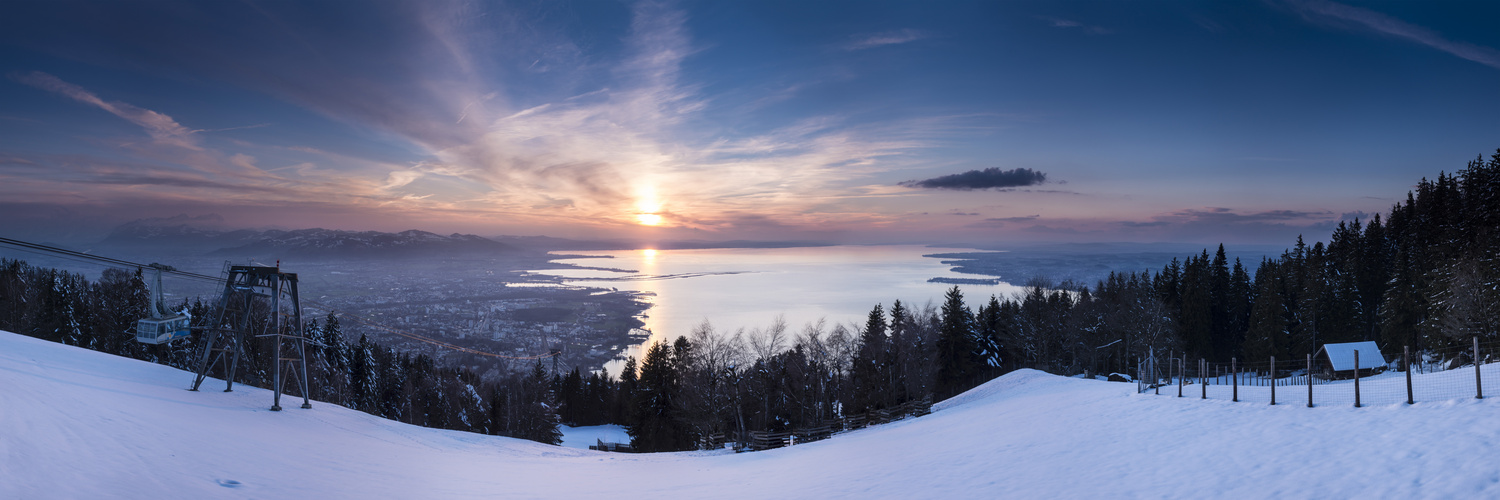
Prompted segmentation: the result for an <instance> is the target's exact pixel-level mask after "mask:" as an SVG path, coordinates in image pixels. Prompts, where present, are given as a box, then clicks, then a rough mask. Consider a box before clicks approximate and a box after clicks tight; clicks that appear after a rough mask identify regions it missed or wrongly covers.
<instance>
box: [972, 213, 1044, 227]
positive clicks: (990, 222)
mask: <svg viewBox="0 0 1500 500" xmlns="http://www.w3.org/2000/svg"><path fill="white" fill-rule="evenodd" d="M1041 217H1042V216H1041V215H1026V216H1021V217H991V218H988V219H984V220H982V221H979V222H975V223H973V224H968V225H967V226H966V227H980V228H1001V227H1005V226H1006V225H1007V224H1009V223H1012V222H1033V221H1035V220H1037V219H1039V218H1041Z"/></svg>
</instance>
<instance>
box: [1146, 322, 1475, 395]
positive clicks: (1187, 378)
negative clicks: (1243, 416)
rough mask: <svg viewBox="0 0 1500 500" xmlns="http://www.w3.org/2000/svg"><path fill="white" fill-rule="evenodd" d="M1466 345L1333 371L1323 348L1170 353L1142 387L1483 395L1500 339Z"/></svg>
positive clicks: (1151, 368) (1149, 367)
mask: <svg viewBox="0 0 1500 500" xmlns="http://www.w3.org/2000/svg"><path fill="white" fill-rule="evenodd" d="M1467 344H1469V345H1464V346H1453V347H1448V348H1441V349H1425V350H1422V351H1420V352H1417V351H1412V350H1410V349H1408V348H1405V347H1398V348H1396V349H1387V351H1390V352H1384V353H1371V352H1364V353H1360V352H1356V354H1355V355H1356V356H1361V355H1362V356H1367V357H1366V358H1365V359H1366V360H1365V362H1364V363H1359V362H1358V361H1355V363H1356V364H1355V366H1365V367H1367V368H1364V369H1357V370H1334V367H1333V365H1332V364H1331V363H1330V362H1329V358H1328V356H1326V355H1325V354H1323V353H1321V352H1320V353H1319V355H1317V356H1314V355H1311V354H1306V355H1303V356H1302V357H1300V358H1298V359H1291V360H1287V359H1276V358H1270V359H1267V360H1265V361H1259V362H1251V363H1246V362H1245V361H1243V360H1239V359H1235V360H1231V361H1230V362H1229V363H1209V362H1206V361H1204V360H1184V359H1182V358H1181V357H1173V356H1171V355H1168V356H1165V357H1161V358H1158V359H1149V358H1148V360H1147V361H1146V362H1143V363H1141V367H1140V370H1139V371H1138V377H1137V384H1138V385H1137V387H1138V389H1139V390H1140V392H1144V393H1148V394H1159V395H1163V396H1174V397H1191V398H1199V399H1223V400H1230V401H1243V402H1258V403H1266V404H1277V405H1285V404H1297V405H1305V406H1326V405H1353V406H1356V407H1359V406H1368V405H1388V404H1399V403H1407V404H1412V403H1418V402H1423V401H1444V400H1453V399H1464V398H1483V397H1484V382H1485V380H1490V381H1492V382H1491V383H1492V384H1493V383H1494V382H1493V381H1496V380H1500V378H1497V377H1500V343H1497V342H1490V343H1487V344H1482V343H1480V342H1479V339H1478V338H1477V337H1475V338H1473V339H1472V342H1468V343H1467ZM1368 356H1381V357H1382V358H1383V360H1384V361H1385V362H1384V363H1380V362H1378V361H1377V362H1376V363H1371V362H1370V358H1369V357H1368ZM1356 359H1357V358H1356ZM1371 365H1375V366H1373V367H1370V366H1371Z"/></svg>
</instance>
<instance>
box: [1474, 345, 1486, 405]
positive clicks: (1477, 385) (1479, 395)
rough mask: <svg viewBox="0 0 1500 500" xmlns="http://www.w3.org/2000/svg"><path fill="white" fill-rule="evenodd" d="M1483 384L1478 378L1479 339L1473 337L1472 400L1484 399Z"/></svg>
mask: <svg viewBox="0 0 1500 500" xmlns="http://www.w3.org/2000/svg"><path fill="white" fill-rule="evenodd" d="M1483 382H1484V381H1483V380H1480V378H1479V337H1474V399H1484V385H1483Z"/></svg>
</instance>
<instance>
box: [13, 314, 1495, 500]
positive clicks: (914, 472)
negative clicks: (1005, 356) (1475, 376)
mask: <svg viewBox="0 0 1500 500" xmlns="http://www.w3.org/2000/svg"><path fill="white" fill-rule="evenodd" d="M190 380H191V375H190V374H188V373H186V372H182V371H179V370H175V369H172V368H168V367H165V366H159V365H152V364H148V363H144V362H140V361H135V360H129V359H125V358H119V357H114V356H109V355H105V354H101V353H97V352H92V351H87V350H84V349H79V348H74V347H68V346H64V345H60V344H54V343H49V342H45V341H41V340H37V339H33V338H28V337H23V336H20V335H15V334H10V333H5V332H0V400H3V401H4V402H5V403H4V410H3V411H0V429H4V431H3V432H0V450H3V451H0V475H3V480H0V498H98V497H105V496H108V497H117V498H242V497H243V498H274V497H290V498H319V497H322V498H367V497H368V498H471V497H506V498H535V497H548V498H589V497H595V498H597V497H604V496H608V495H621V494H626V495H630V496H637V495H652V496H667V497H671V498H726V497H728V498H776V497H788V498H829V497H850V496H858V497H897V498H992V497H1016V498H1039V497H1061V498H1080V497H1087V496H1103V497H1163V496H1164V497H1176V498H1204V497H1209V498H1213V497H1219V498H1263V497H1289V498H1348V497H1356V496H1370V495H1374V496H1380V497H1405V496H1413V495H1415V496H1420V497H1427V498H1431V497H1453V498H1480V497H1494V496H1496V495H1500V468H1497V467H1495V466H1494V465H1493V464H1492V463H1491V462H1490V457H1494V456H1495V455H1496V452H1497V451H1500V427H1497V426H1495V425H1493V422H1494V421H1495V415H1496V413H1497V410H1500V406H1497V404H1500V403H1496V402H1494V401H1493V400H1488V399H1487V400H1473V399H1462V400H1452V401H1443V402H1433V403H1419V404H1417V405H1414V406H1405V405H1386V406H1374V407H1368V408H1362V409H1355V408H1352V407H1348V406H1323V407H1319V408H1312V409H1309V408H1305V407H1302V406H1299V405H1284V406H1275V407H1271V406H1267V405H1264V404H1251V403H1230V402H1226V401H1214V400H1210V401H1202V400H1197V399H1192V398H1182V399H1177V398H1172V397H1158V396H1146V395H1136V394H1134V393H1133V389H1134V387H1135V386H1134V384H1116V383H1108V382H1097V381H1087V380H1078V379H1068V378H1061V377H1056V376H1052V375H1046V374H1043V373H1041V372H1036V371H1030V370H1023V371H1019V372H1014V373H1011V374H1009V375H1006V376H1004V377H1001V378H999V379H996V380H994V381H991V382H989V383H987V384H985V385H983V386H980V387H979V388H976V389H974V390H972V391H969V392H967V393H965V394H962V395H960V396H958V397H956V398H953V399H951V400H949V401H946V402H944V403H941V404H939V405H937V406H936V408H935V410H936V411H935V412H934V413H933V414H932V415H929V416H926V417H921V418H916V419H909V420H905V421H901V422H896V423H891V424H886V425H881V426H877V427H873V428H869V429H865V430H861V431H855V432H850V433H846V434H843V435H839V436H836V437H835V438H833V439H831V440H827V441H822V442H818V443H811V444H806V445H798V446H794V447H791V448H786V449H780V450H773V451H768V452H760V453H745V454H730V453H724V452H690V453H667V454H653V455H625V454H607V453H600V452H592V451H588V450H577V449H569V448H562V447H556V446H547V445H541V444H536V443H532V442H527V441H520V440H515V439H510V438H500V437H491V436H482V435H476V434H469V433H461V432H451V431H441V430H433V429H425V428H419V427H413V426H409V425H404V424H400V423H396V422H392V421H388V420H383V419H380V418H377V417H373V416H370V415H366V414H364V413H359V412H356V411H352V410H348V409H345V408H342V407H338V406H334V405H329V404H320V403H314V407H313V409H311V410H301V409H297V408H296V407H295V406H292V405H289V406H288V410H287V411H284V412H281V413H273V412H270V411H267V409H266V408H267V407H268V406H269V405H270V399H271V396H270V394H269V393H268V392H267V391H265V390H262V389H256V388H251V387H243V386H238V387H237V388H236V390H235V392H233V393H224V392H219V391H217V390H209V391H204V392H196V393H195V392H188V391H186V390H185V387H187V385H188V383H189V382H190ZM205 386H206V387H213V386H214V384H212V383H207V384H205Z"/></svg>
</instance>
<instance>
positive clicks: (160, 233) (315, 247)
mask: <svg viewBox="0 0 1500 500" xmlns="http://www.w3.org/2000/svg"><path fill="white" fill-rule="evenodd" d="M99 245H100V246H103V247H107V248H115V249H121V250H137V251H139V250H171V251H173V252H174V253H181V254H197V255H217V256H234V257H314V258H326V257H341V258H403V257H420V256H441V257H450V256H499V255H515V254H521V253H528V252H526V251H525V250H522V249H520V248H517V247H515V246H512V245H508V244H505V243H501V242H498V241H495V240H491V239H487V238H484V237H481V236H476V235H472V234H458V233H454V234H451V235H448V236H443V235H440V234H434V233H429V232H427V231H417V230H410V231H402V232H399V233H385V232H379V231H340V230H334V229H296V230H290V231H285V230H279V229H270V230H265V231H257V230H251V229H241V230H235V231H217V230H212V229H202V228H197V227H193V226H190V225H186V224H177V225H161V224H154V223H151V221H137V222H132V223H128V224H125V225H122V226H120V227H117V228H115V230H114V231H112V232H110V234H109V235H108V236H106V237H105V238H104V240H103V241H100V242H99Z"/></svg>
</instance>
